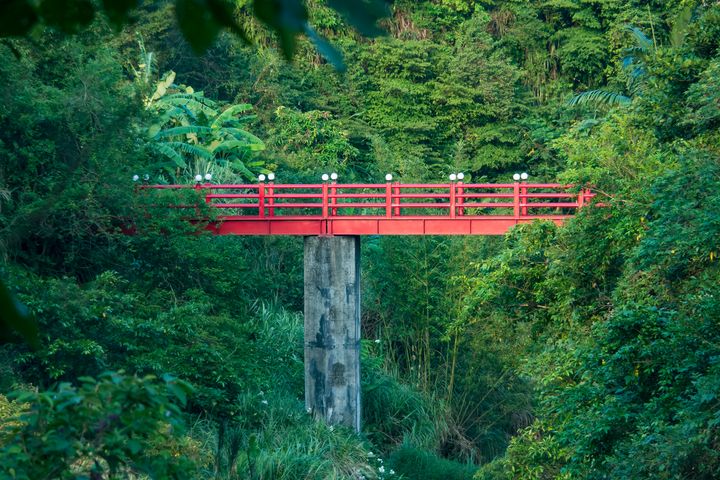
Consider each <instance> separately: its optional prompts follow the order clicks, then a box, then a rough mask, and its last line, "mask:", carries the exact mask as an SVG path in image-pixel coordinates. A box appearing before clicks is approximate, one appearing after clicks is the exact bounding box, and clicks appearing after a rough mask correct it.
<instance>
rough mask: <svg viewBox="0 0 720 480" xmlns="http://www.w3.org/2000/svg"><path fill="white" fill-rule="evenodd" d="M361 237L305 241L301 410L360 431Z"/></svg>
mask: <svg viewBox="0 0 720 480" xmlns="http://www.w3.org/2000/svg"><path fill="white" fill-rule="evenodd" d="M360 405H361V404H360V237H357V236H347V237H345V236H343V237H340V236H339V237H305V407H306V408H307V409H309V410H310V411H312V412H313V414H314V415H315V416H317V417H322V418H324V419H325V421H327V422H328V423H329V424H331V425H347V426H348V427H351V428H354V429H355V431H356V432H359V431H360Z"/></svg>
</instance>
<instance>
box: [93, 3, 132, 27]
mask: <svg viewBox="0 0 720 480" xmlns="http://www.w3.org/2000/svg"><path fill="white" fill-rule="evenodd" d="M102 4H103V9H104V10H105V15H107V17H108V20H109V21H110V23H111V24H112V25H113V26H114V27H115V28H117V29H119V28H120V27H121V26H122V25H123V24H124V23H127V21H128V13H129V12H130V10H132V9H133V8H135V7H137V6H138V0H102Z"/></svg>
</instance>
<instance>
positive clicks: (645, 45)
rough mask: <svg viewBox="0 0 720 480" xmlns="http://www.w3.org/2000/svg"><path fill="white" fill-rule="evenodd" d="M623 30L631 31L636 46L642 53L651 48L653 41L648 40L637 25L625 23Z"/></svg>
mask: <svg viewBox="0 0 720 480" xmlns="http://www.w3.org/2000/svg"><path fill="white" fill-rule="evenodd" d="M625 30H627V31H628V32H630V33H632V35H633V37H635V41H636V42H637V44H638V47H639V48H640V50H641V51H642V52H643V53H647V52H649V51H651V50H653V41H652V40H650V39H649V38H648V37H647V35H645V34H644V33H643V32H642V30H640V29H639V28H637V27H633V26H632V25H626V26H625Z"/></svg>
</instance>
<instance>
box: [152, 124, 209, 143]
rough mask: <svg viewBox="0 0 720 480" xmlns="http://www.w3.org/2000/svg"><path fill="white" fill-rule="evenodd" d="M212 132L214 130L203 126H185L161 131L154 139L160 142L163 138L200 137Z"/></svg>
mask: <svg viewBox="0 0 720 480" xmlns="http://www.w3.org/2000/svg"><path fill="white" fill-rule="evenodd" d="M211 131H212V130H211V129H210V127H203V126H201V125H185V126H182V127H172V128H166V129H165V130H160V131H159V132H158V133H156V134H155V136H154V137H153V139H154V140H159V139H161V138H169V137H177V136H180V135H189V134H194V135H198V134H201V133H209V132H211Z"/></svg>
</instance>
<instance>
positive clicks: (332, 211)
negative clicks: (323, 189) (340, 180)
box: [330, 181, 337, 217]
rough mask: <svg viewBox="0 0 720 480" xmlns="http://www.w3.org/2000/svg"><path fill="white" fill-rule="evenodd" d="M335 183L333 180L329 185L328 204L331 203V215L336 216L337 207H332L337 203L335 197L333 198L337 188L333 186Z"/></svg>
mask: <svg viewBox="0 0 720 480" xmlns="http://www.w3.org/2000/svg"><path fill="white" fill-rule="evenodd" d="M336 183H337V182H335V181H333V182H332V187H330V195H331V197H330V204H331V205H333V208H332V210H330V212H331V214H332V216H333V217H335V216H337V208H335V207H334V206H335V205H336V204H337V198H335V196H336V195H337V188H336V187H335V184H336Z"/></svg>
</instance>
